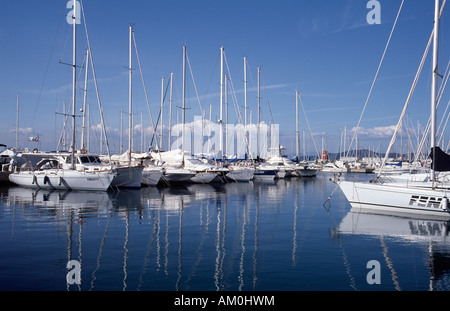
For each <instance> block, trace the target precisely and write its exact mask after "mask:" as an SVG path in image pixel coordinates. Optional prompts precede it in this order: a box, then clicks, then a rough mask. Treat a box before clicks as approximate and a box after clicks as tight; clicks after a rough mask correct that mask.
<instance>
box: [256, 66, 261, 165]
mask: <svg viewBox="0 0 450 311" xmlns="http://www.w3.org/2000/svg"><path fill="white" fill-rule="evenodd" d="M260 76H261V67H258V95H257V96H258V133H257V148H258V150H257V152H258V153H257V157H258V159H259V155H260V154H259V141H260V137H259V134H260V123H261V97H260Z"/></svg>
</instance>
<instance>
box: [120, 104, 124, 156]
mask: <svg viewBox="0 0 450 311" xmlns="http://www.w3.org/2000/svg"><path fill="white" fill-rule="evenodd" d="M122 140H123V107H122V106H120V137H119V150H120V154H122V152H123V142H122Z"/></svg>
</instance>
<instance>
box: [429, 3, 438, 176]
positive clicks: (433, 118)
mask: <svg viewBox="0 0 450 311" xmlns="http://www.w3.org/2000/svg"><path fill="white" fill-rule="evenodd" d="M433 36H434V37H433V67H432V74H433V76H432V81H431V150H433V154H434V148H435V147H436V84H437V75H438V73H437V70H438V38H439V0H436V1H435V8H434V35H433ZM433 162H434V160H433ZM434 179H435V173H434V170H433V169H431V181H433V182H434Z"/></svg>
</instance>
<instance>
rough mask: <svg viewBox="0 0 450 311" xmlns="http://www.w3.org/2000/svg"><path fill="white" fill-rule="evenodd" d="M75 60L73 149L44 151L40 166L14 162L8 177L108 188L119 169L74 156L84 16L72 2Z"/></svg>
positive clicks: (26, 182)
mask: <svg viewBox="0 0 450 311" xmlns="http://www.w3.org/2000/svg"><path fill="white" fill-rule="evenodd" d="M72 12H73V16H72V24H73V62H72V68H73V69H72V146H71V152H70V153H54V154H52V153H42V154H41V155H40V156H41V157H42V158H41V161H40V162H39V165H38V166H37V167H32V166H31V165H27V164H25V165H24V166H20V167H19V166H17V165H15V166H14V167H15V169H14V172H12V173H11V174H10V175H9V180H10V181H11V182H13V183H15V184H17V185H20V186H24V187H32V188H44V189H63V190H101V191H105V190H106V189H108V188H109V186H110V184H111V182H112V180H113V178H114V177H115V176H116V174H117V171H116V170H114V169H110V168H106V169H105V168H103V167H102V168H101V169H100V168H98V167H94V166H90V167H86V166H84V165H82V166H80V165H77V162H76V161H77V160H79V158H77V157H76V156H75V145H76V144H75V112H76V68H77V65H76V25H77V19H79V16H81V14H80V13H81V12H78V10H77V5H74V6H73V11H72Z"/></svg>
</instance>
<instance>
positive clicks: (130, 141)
mask: <svg viewBox="0 0 450 311" xmlns="http://www.w3.org/2000/svg"><path fill="white" fill-rule="evenodd" d="M132 36H133V26H132V25H130V38H129V39H130V40H129V41H130V42H129V60H128V69H129V74H128V77H129V79H128V113H129V115H128V125H129V128H128V151H129V153H128V164H131V149H132V145H133V133H132V131H133V107H132V83H131V82H132V72H133V69H132V67H131V66H132V62H131V58H132V57H131V53H132V51H131V45H132V43H131V42H132Z"/></svg>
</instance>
